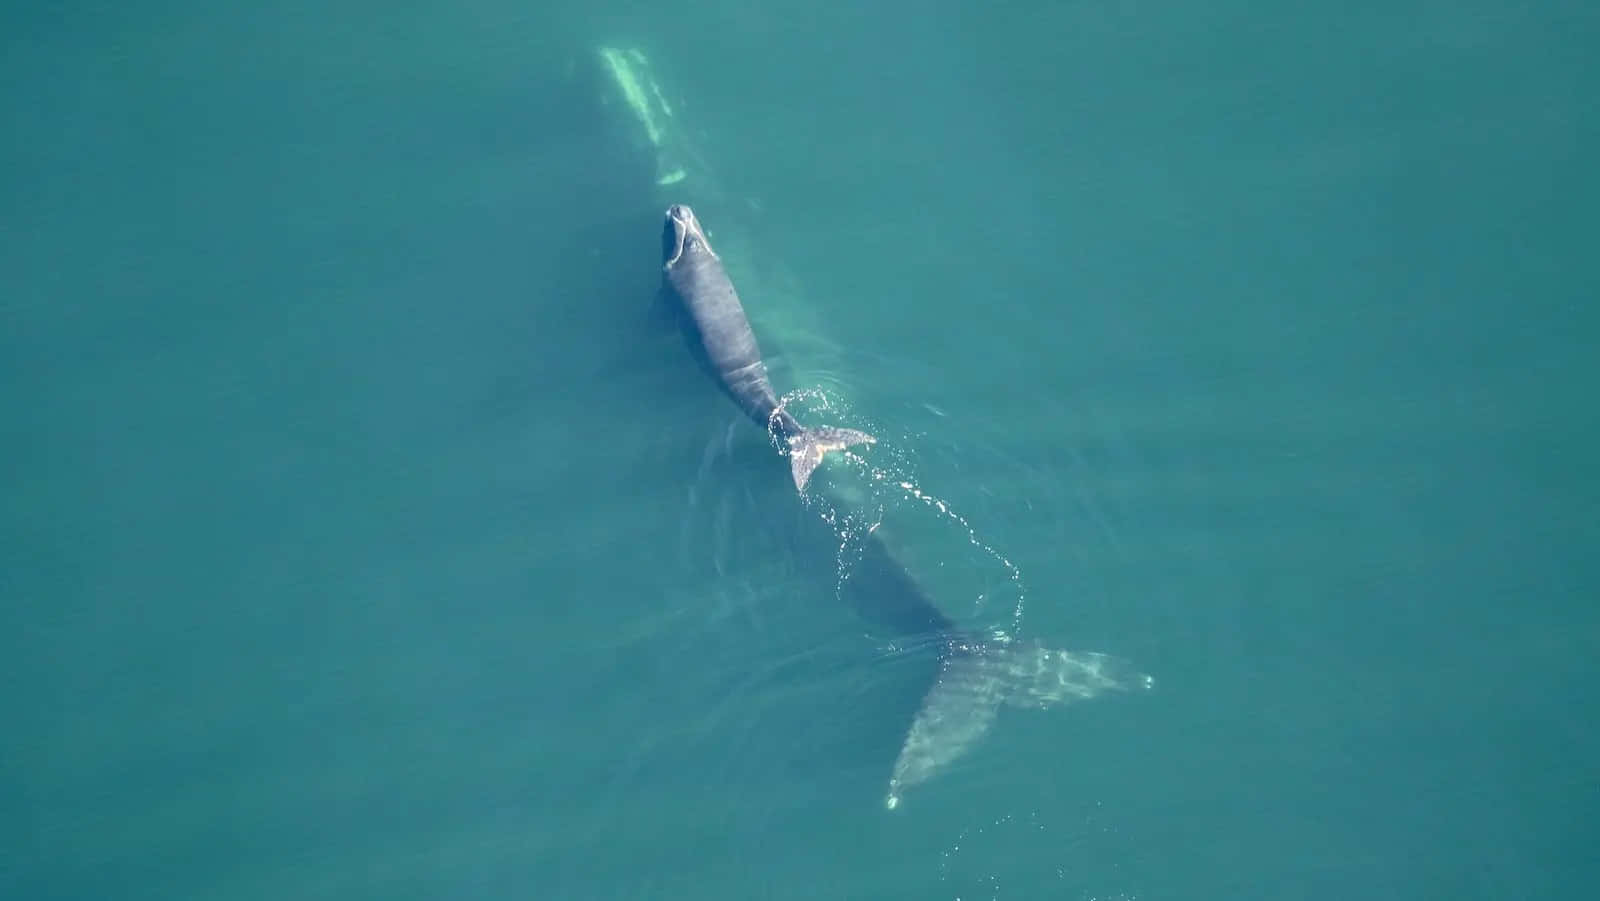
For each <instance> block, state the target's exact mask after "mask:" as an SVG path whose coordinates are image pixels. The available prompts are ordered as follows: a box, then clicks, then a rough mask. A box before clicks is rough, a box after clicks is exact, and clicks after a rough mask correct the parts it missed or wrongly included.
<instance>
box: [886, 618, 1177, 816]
mask: <svg viewBox="0 0 1600 901" xmlns="http://www.w3.org/2000/svg"><path fill="white" fill-rule="evenodd" d="M1154 684H1155V680H1154V679H1152V678H1151V677H1150V676H1147V675H1145V674H1144V673H1141V672H1138V671H1137V670H1135V669H1134V668H1133V667H1132V666H1130V665H1129V664H1127V663H1126V662H1124V661H1121V660H1118V659H1117V658H1115V657H1110V656H1108V655H1106V654H1099V653H1093V652H1079V651H1058V650H1053V649H1050V648H1046V647H1044V646H1043V645H1041V644H1039V643H1038V642H1037V641H1015V640H1012V639H1009V638H1006V637H1004V636H996V637H995V638H994V639H992V640H990V641H987V642H970V643H968V642H952V643H951V645H950V648H949V649H948V650H947V651H946V652H945V656H944V660H943V662H942V663H941V665H940V668H939V678H938V681H936V682H935V683H934V685H933V688H931V689H929V690H928V694H927V696H926V697H924V698H923V700H922V707H921V709H919V710H918V711H917V715H916V717H915V718H914V719H913V720H912V721H911V729H910V731H908V732H907V733H906V740H905V744H904V745H903V746H902V747H901V749H900V756H899V757H898V758H897V759H896V760H895V762H894V772H893V774H892V775H891V776H890V777H889V794H888V797H887V798H885V799H884V806H886V807H887V808H889V809H890V810H893V809H895V808H896V807H898V806H899V805H900V798H901V796H902V795H903V794H904V793H905V790H906V789H907V788H910V787H911V786H913V785H917V784H919V783H922V782H926V781H928V780H929V779H930V778H932V777H933V776H934V775H935V774H937V773H938V772H939V771H940V770H943V769H944V768H945V767H947V766H949V765H950V764H951V763H952V762H954V761H955V760H956V759H957V758H959V757H961V756H962V755H963V754H965V753H967V752H968V751H969V750H971V749H972V747H973V746H974V745H975V744H976V743H977V742H978V740H979V739H980V738H982V737H983V736H984V734H985V733H987V732H988V731H989V727H990V726H992V725H994V721H995V718H996V717H997V716H998V715H999V712H1000V707H1001V705H1003V704H1004V705H1010V706H1013V707H1036V708H1044V707H1051V706H1055V705H1059V704H1068V703H1071V702H1073V701H1086V700H1088V699H1090V698H1093V697H1095V696H1097V695H1100V694H1104V693H1105V692H1108V691H1131V690H1147V689H1150V688H1152V687H1153V686H1154Z"/></svg>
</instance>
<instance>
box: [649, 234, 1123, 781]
mask: <svg viewBox="0 0 1600 901" xmlns="http://www.w3.org/2000/svg"><path fill="white" fill-rule="evenodd" d="M661 249H662V266H663V279H664V282H665V287H666V288H667V289H668V292H669V296H670V297H672V298H675V299H676V301H677V302H678V304H679V306H680V312H681V313H682V314H683V315H682V317H681V318H682V319H683V322H684V325H685V328H686V330H687V332H688V333H689V336H690V343H691V346H692V348H693V350H694V352H695V356H696V357H697V358H698V359H699V361H700V363H701V365H702V366H704V367H705V368H706V369H707V370H708V371H709V372H710V373H711V375H712V376H713V378H715V379H716V380H717V382H718V384H720V385H721V386H722V389H723V390H724V391H725V392H727V394H728V395H729V396H730V397H731V398H732V399H733V400H734V403H736V404H737V405H738V406H739V408H740V409H741V410H743V411H744V412H745V414H746V415H748V416H749V417H750V418H752V419H754V420H755V421H756V422H757V423H758V424H760V425H762V426H764V427H766V428H767V429H769V430H770V431H771V432H772V433H773V434H774V435H775V436H777V437H778V438H779V439H780V440H782V441H783V442H785V443H786V444H787V448H788V453H789V456H790V466H791V471H792V473H793V476H794V483H795V487H796V488H797V489H799V490H801V491H804V490H805V487H806V484H807V482H808V481H809V479H810V477H811V474H812V473H813V471H815V469H816V468H817V465H818V464H819V463H820V462H821V461H822V457H823V454H824V453H826V452H827V451H831V450H837V449H841V448H844V447H848V446H850V445H854V444H870V443H872V442H873V441H874V439H873V437H872V436H871V435H868V434H866V433H865V432H859V431H855V430H852V429H843V428H833V427H829V426H812V427H806V426H802V425H801V424H800V423H799V422H797V421H796V420H795V419H794V417H792V416H790V415H789V413H788V412H786V411H785V410H784V409H783V408H782V406H781V405H780V404H779V402H778V397H777V394H776V392H775V391H774V390H773V388H772V384H771V382H770V381H769V380H768V378H767V374H766V366H765V364H764V363H763V361H762V359H761V350H760V347H759V345H758V344H757V342H756V338H755V333H754V331H753V330H752V329H751V327H750V323H749V321H748V319H747V318H746V317H745V313H744V308H743V306H742V305H741V303H740V301H739V295H738V293H737V292H736V291H735V290H734V287H733V283H732V281H731V280H730V279H729V278H728V274H727V272H726V270H725V269H724V268H723V266H722V260H721V259H720V258H719V257H718V256H717V254H716V252H715V251H714V250H713V249H712V247H711V242H710V240H709V239H708V238H707V236H706V233H705V230H704V229H703V228H702V227H701V225H700V222H699V220H698V219H697V218H696V216H695V214H694V211H693V210H691V209H690V208H689V207H688V206H685V205H683V204H674V205H672V206H671V207H669V208H668V209H667V213H666V222H665V224H664V226H663V229H662V248H661ZM859 550H860V556H859V559H858V560H857V561H856V563H855V566H854V568H853V569H852V572H851V577H850V579H849V580H848V581H847V582H846V583H845V584H846V586H847V589H846V590H848V591H849V592H850V593H851V594H853V595H855V598H856V600H857V603H858V607H860V608H862V609H863V610H869V609H870V610H871V611H872V614H873V615H872V618H873V619H874V620H876V621H878V622H880V623H882V624H884V625H887V626H889V627H890V628H892V629H894V630H895V632H896V633H897V634H899V635H901V636H903V637H907V638H910V639H912V643H914V644H925V645H929V646H932V647H934V648H936V649H937V652H938V654H939V671H938V675H937V677H936V679H935V681H934V684H933V685H932V687H931V688H929V689H928V692H927V694H926V695H924V697H923V699H922V703H921V705H920V706H919V708H918V709H917V712H916V714H915V716H914V717H913V718H912V721H911V724H910V727H909V729H908V730H907V733H906V738H905V741H904V743H903V744H902V746H901V749H900V753H899V755H898V757H897V758H896V759H895V762H894V766H893V769H892V770H891V773H890V777H889V790H888V794H887V796H886V797H885V799H884V803H885V805H886V806H887V807H889V808H890V809H894V808H895V807H897V806H899V803H900V799H901V796H902V794H903V793H904V792H905V790H906V789H908V788H910V787H911V786H914V785H917V784H919V783H922V782H926V781H927V780H928V779H929V778H931V777H932V776H933V775H935V774H936V773H938V772H939V771H940V770H942V769H943V768H945V767H946V766H948V765H949V764H950V763H952V762H953V761H955V760H956V759H958V758H959V757H961V756H962V755H963V754H965V753H966V752H967V751H968V750H969V749H971V747H972V746H973V745H974V744H975V743H976V742H977V741H978V740H979V739H980V738H982V737H983V736H984V735H985V734H986V733H987V732H988V731H989V728H990V727H991V726H992V725H993V723H994V721H995V719H996V717H997V716H998V714H999V710H1000V708H1001V707H1004V706H1013V707H1034V708H1038V707H1049V706H1053V705H1058V704H1065V703H1069V702H1072V701H1078V700H1087V699H1089V698H1092V697H1095V696H1097V695H1099V694H1102V693H1105V692H1108V691H1119V690H1127V689H1134V688H1149V687H1150V686H1151V684H1152V680H1151V678H1150V677H1149V676H1147V675H1144V674H1142V673H1139V672H1137V671H1135V670H1134V669H1133V668H1131V667H1130V666H1128V665H1127V664H1126V663H1124V662H1122V661H1121V660H1118V659H1117V658H1114V657H1111V656H1108V655H1105V654H1099V653H1090V652H1078V651H1062V650H1054V649H1051V648H1047V647H1045V646H1044V645H1042V644H1040V643H1039V642H1037V641H1032V640H1029V641H1023V640H1019V639H1016V638H1012V637H1010V636H1007V635H1005V634H1003V633H998V632H995V633H979V634H974V633H972V632H965V631H963V630H961V629H960V628H958V626H957V624H956V623H955V622H954V621H953V620H951V619H950V618H949V617H948V616H946V615H945V614H944V613H943V612H942V611H941V610H940V609H939V608H938V606H937V605H936V604H935V603H934V602H933V600H932V599H931V598H930V597H929V595H928V594H927V593H926V592H925V591H924V590H923V589H922V587H921V586H920V585H918V584H917V582H916V580H915V579H914V578H913V577H912V576H911V574H910V573H909V572H907V571H906V569H905V567H904V566H903V565H902V564H901V563H900V562H899V561H898V560H896V559H895V557H894V556H893V555H892V554H891V553H890V552H889V550H888V548H887V547H886V546H885V545H884V543H883V541H882V539H881V538H880V537H879V536H878V535H877V533H876V532H875V531H869V532H868V533H867V535H866V536H865V537H864V538H863V539H862V546H861V547H860V549H859Z"/></svg>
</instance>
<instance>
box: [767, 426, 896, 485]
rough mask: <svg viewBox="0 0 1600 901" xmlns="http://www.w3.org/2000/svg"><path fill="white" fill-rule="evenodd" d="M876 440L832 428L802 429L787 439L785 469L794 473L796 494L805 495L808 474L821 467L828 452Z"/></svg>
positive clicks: (852, 430) (860, 433) (854, 431)
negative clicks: (787, 457)
mask: <svg viewBox="0 0 1600 901" xmlns="http://www.w3.org/2000/svg"><path fill="white" fill-rule="evenodd" d="M877 440H878V439H876V438H874V437H872V436H871V435H868V434H867V433H866V432H858V431H856V430H855V429H840V428H834V427H833V426H815V427H813V428H809V429H808V428H804V427H802V428H801V429H800V430H799V431H797V432H794V433H792V434H790V435H789V468H790V469H791V470H792V471H793V472H794V487H795V490H796V491H805V490H806V483H807V482H809V481H811V474H812V473H813V472H816V470H817V467H818V466H820V465H821V464H822V456H823V454H826V453H827V452H828V451H836V450H844V449H845V448H847V447H850V446H852V445H856V444H872V443H874V442H876V441H877Z"/></svg>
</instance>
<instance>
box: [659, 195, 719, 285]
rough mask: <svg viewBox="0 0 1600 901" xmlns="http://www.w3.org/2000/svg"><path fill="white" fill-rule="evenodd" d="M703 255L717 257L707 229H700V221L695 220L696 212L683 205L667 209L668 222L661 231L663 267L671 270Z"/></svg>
mask: <svg viewBox="0 0 1600 901" xmlns="http://www.w3.org/2000/svg"><path fill="white" fill-rule="evenodd" d="M702 253H704V254H709V255H711V256H712V257H715V256H716V255H717V254H716V251H713V250H712V249H711V241H710V240H708V239H707V238H706V233H705V229H703V228H701V227H700V220H699V219H697V218H695V215H694V210H691V209H689V207H688V205H687V204H682V203H675V204H673V205H672V206H669V207H667V221H666V223H665V225H663V226H662V229H661V260H662V265H663V266H664V267H665V268H667V269H671V268H673V267H674V266H677V265H679V264H680V263H683V262H685V261H687V260H690V259H693V258H694V257H695V256H696V255H697V254H702Z"/></svg>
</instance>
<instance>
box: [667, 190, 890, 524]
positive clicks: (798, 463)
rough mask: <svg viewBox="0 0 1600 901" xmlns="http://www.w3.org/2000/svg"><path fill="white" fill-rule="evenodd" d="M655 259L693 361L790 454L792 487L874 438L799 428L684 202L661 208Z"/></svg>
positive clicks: (725, 275) (851, 432)
mask: <svg viewBox="0 0 1600 901" xmlns="http://www.w3.org/2000/svg"><path fill="white" fill-rule="evenodd" d="M661 255H662V264H661V265H662V274H663V278H664V281H665V284H664V287H665V288H666V290H667V293H668V296H669V297H671V298H673V299H675V300H676V302H677V304H676V309H678V310H679V311H680V312H681V313H682V315H681V316H680V321H681V322H682V323H683V325H684V327H685V329H686V331H687V332H688V334H689V336H690V339H691V340H690V344H691V346H692V347H693V349H694V351H695V357H696V359H697V360H699V362H700V363H701V365H702V366H703V367H704V368H705V369H706V370H707V371H708V372H709V373H710V374H711V376H712V377H713V378H714V379H715V380H716V381H717V383H718V384H719V385H721V386H722V390H723V391H724V392H726V393H727V395H728V396H729V397H730V398H732V399H733V402H734V404H736V405H737V406H738V407H739V409H740V410H742V411H743V412H744V413H745V415H747V416H749V417H750V418H751V419H753V420H755V422H756V423H757V424H758V425H760V426H762V427H763V428H765V429H767V430H768V431H769V432H770V433H771V434H772V435H773V436H774V437H775V438H777V439H778V440H779V442H780V446H782V447H783V448H784V449H785V450H786V452H787V453H788V455H789V465H790V472H791V473H792V474H793V477H794V487H795V490H797V491H801V492H804V491H805V489H806V484H807V483H808V482H809V481H810V479H811V474H812V473H813V472H815V471H816V469H817V467H818V466H819V465H820V464H821V463H822V458H823V455H824V454H826V453H828V452H829V451H835V450H843V449H845V448H847V447H850V446H851V445H856V444H872V443H873V442H875V441H876V440H877V439H876V438H874V437H872V436H871V435H869V434H867V433H866V432H860V431H856V430H855V429H844V428H836V427H834V426H811V427H806V426H802V425H801V424H800V423H799V422H798V421H796V420H795V418H794V416H792V415H790V413H789V411H787V410H785V409H784V408H783V406H782V405H781V404H780V403H779V402H778V395H777V392H776V391H775V390H774V389H773V387H772V381H771V379H770V378H768V376H767V366H766V363H765V361H763V360H762V358H761V346H760V344H759V343H758V342H757V341H756V335H755V330H754V329H752V328H750V320H749V318H748V317H746V316H745V312H744V305H743V304H742V303H741V302H740V301H739V292H738V291H736V290H734V287H733V281H732V280H731V279H729V278H728V272H727V270H726V269H725V268H723V265H722V258H721V257H719V256H717V252H716V251H715V250H713V249H712V247H711V240H710V238H708V237H707V236H706V232H705V229H704V228H703V227H701V225H700V220H699V219H698V218H697V217H696V216H695V214H694V210H692V209H690V208H689V206H687V205H686V204H681V203H675V204H673V205H672V206H670V207H668V208H667V214H666V222H665V223H664V225H663V226H662V233H661Z"/></svg>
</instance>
